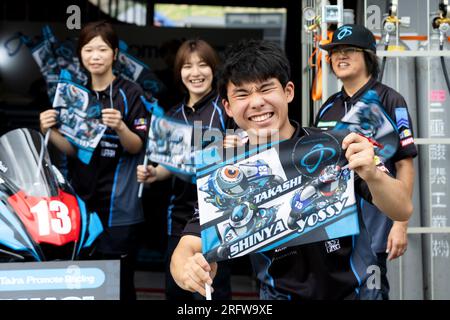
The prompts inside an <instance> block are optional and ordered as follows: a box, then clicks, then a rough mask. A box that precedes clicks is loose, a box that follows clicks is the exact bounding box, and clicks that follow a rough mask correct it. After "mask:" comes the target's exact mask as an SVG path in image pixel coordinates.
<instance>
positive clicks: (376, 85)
mask: <svg viewBox="0 0 450 320" xmlns="http://www.w3.org/2000/svg"><path fill="white" fill-rule="evenodd" d="M368 90H374V91H375V92H376V93H377V95H378V97H379V99H380V102H381V105H382V107H383V108H384V110H385V111H386V113H387V114H388V115H389V117H391V119H392V120H393V121H394V123H396V124H397V128H398V131H399V139H400V144H399V146H398V150H397V152H396V153H395V155H394V156H393V157H392V158H391V159H390V160H389V161H387V162H386V163H385V166H386V167H387V168H388V169H389V171H390V172H391V173H392V174H393V175H394V176H395V174H396V170H395V162H397V161H400V160H403V159H406V158H414V157H416V156H417V148H416V146H415V144H414V138H413V126H412V122H411V117H410V115H409V112H408V107H407V104H406V101H405V99H404V98H403V96H402V95H401V94H400V93H398V92H397V91H395V90H394V89H392V88H390V87H388V86H386V85H384V84H382V83H380V82H378V81H377V80H376V79H375V78H371V79H370V80H369V81H368V82H367V83H366V84H365V85H364V86H363V87H362V88H361V89H360V90H358V91H357V92H356V93H355V94H354V95H353V96H351V97H350V96H349V95H348V94H347V93H346V92H345V90H344V88H342V90H341V91H340V92H338V93H336V94H334V95H332V96H331V97H330V98H329V99H328V100H327V101H326V102H325V103H324V104H323V106H322V107H321V108H320V110H319V112H318V114H317V117H316V121H315V126H316V127H319V128H322V129H325V130H329V129H332V128H334V126H335V125H336V123H337V121H339V120H340V119H342V117H344V116H345V114H346V113H347V112H348V111H349V110H350V109H351V107H352V106H353V105H354V104H355V103H357V102H358V101H359V100H360V99H361V97H362V96H363V95H364V94H365V93H366V92H367V91H368ZM360 205H361V206H362V207H363V209H364V210H362V211H363V216H364V219H365V221H366V225H367V226H368V228H369V230H370V233H371V235H372V238H373V242H372V247H373V249H374V250H375V252H379V253H381V252H385V251H386V246H387V238H388V235H389V232H390V230H391V227H392V220H391V219H389V218H388V217H387V216H386V215H384V214H382V213H381V211H379V210H378V209H377V208H376V207H374V206H372V205H371V204H369V203H365V202H361V203H360Z"/></svg>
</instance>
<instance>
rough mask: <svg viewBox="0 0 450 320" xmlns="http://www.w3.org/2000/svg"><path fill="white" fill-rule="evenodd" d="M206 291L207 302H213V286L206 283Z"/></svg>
mask: <svg viewBox="0 0 450 320" xmlns="http://www.w3.org/2000/svg"><path fill="white" fill-rule="evenodd" d="M205 291H206V300H212V297H211V286H210V285H209V284H207V283H205Z"/></svg>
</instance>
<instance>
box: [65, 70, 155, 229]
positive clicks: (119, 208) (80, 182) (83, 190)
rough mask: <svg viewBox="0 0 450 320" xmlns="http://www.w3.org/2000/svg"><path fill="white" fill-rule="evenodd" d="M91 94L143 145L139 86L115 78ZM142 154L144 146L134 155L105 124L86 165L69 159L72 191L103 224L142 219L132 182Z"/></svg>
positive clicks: (144, 117) (143, 119)
mask: <svg viewBox="0 0 450 320" xmlns="http://www.w3.org/2000/svg"><path fill="white" fill-rule="evenodd" d="M93 94H94V95H96V96H97V97H98V99H99V101H100V104H101V106H102V108H111V107H112V108H114V109H117V110H119V111H120V113H121V114H122V119H123V121H124V122H125V124H126V125H127V127H128V128H129V129H130V130H131V131H132V132H133V133H135V134H137V135H138V136H139V138H140V139H141V140H142V143H143V146H145V140H146V137H147V128H148V122H149V114H148V112H147V110H146V109H145V106H144V105H143V103H142V101H141V99H140V97H141V96H142V95H143V91H142V89H141V88H140V86H139V85H137V84H136V83H134V82H131V81H128V80H125V79H123V78H121V77H117V78H116V79H115V80H114V81H113V82H112V84H111V85H110V86H108V88H106V89H105V90H103V91H99V92H95V91H93ZM143 155H144V148H142V152H141V153H140V154H138V155H132V154H129V153H128V152H126V151H125V150H124V149H123V147H122V145H121V143H120V140H119V136H118V135H117V133H116V132H115V130H113V129H111V128H109V127H108V128H107V130H106V131H105V134H104V135H103V137H102V139H101V140H100V142H99V144H98V145H97V147H96V148H95V150H94V153H93V155H92V158H91V161H90V162H89V164H84V163H83V162H81V161H80V160H79V159H72V160H71V163H70V170H69V174H70V177H71V183H72V185H73V187H74V189H75V191H76V192H77V194H78V195H79V196H80V197H81V198H82V199H83V200H84V201H85V202H86V204H87V206H88V208H89V210H93V211H96V212H97V213H98V214H99V216H100V218H101V220H102V222H103V224H104V225H108V226H123V225H131V224H135V223H138V222H141V221H143V218H144V217H143V212H142V207H141V204H140V201H139V199H138V198H137V192H138V191H137V190H138V184H137V182H136V166H137V165H138V164H140V163H142V161H143V160H142V159H143ZM130 199H133V201H131V200H130ZM134 199H135V200H134Z"/></svg>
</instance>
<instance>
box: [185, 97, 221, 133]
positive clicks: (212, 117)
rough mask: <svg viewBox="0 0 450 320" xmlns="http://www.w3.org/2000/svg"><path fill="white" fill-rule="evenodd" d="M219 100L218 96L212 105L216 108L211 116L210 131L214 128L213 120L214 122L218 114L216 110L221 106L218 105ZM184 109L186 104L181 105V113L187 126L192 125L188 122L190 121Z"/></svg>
mask: <svg viewBox="0 0 450 320" xmlns="http://www.w3.org/2000/svg"><path fill="white" fill-rule="evenodd" d="M218 100H219V96H217V98H216V100H214V101H213V102H212V103H213V107H214V111H213V113H212V115H211V118H210V119H209V128H208V129H209V130H211V127H212V123H213V120H214V115H215V114H216V109H217V108H219V106H218V105H217V101H218ZM184 107H185V105H184V104H182V105H181V113H182V114H183V118H184V122H186V124H187V125H190V124H189V121H188V119H187V117H186V113H185V111H184Z"/></svg>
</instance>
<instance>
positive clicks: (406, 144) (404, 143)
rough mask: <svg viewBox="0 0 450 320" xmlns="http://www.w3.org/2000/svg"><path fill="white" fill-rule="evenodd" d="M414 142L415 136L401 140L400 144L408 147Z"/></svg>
mask: <svg viewBox="0 0 450 320" xmlns="http://www.w3.org/2000/svg"><path fill="white" fill-rule="evenodd" d="M413 143H414V138H413V137H409V138H407V139H404V140H401V141H400V144H401V145H402V147H406V146H409V145H410V144H413Z"/></svg>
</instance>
